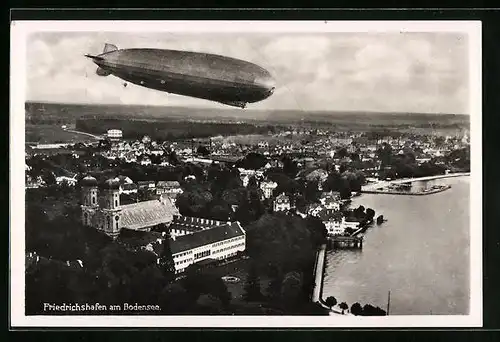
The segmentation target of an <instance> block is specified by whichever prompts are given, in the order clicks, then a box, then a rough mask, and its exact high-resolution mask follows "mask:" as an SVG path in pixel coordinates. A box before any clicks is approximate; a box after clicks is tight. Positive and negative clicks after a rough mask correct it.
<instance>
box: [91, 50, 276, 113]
mask: <svg viewBox="0 0 500 342" xmlns="http://www.w3.org/2000/svg"><path fill="white" fill-rule="evenodd" d="M89 57H91V58H93V59H94V62H95V63H96V64H97V65H98V66H99V68H98V71H97V73H98V74H99V75H102V76H106V75H108V74H112V75H114V76H116V77H119V78H121V79H123V80H125V81H127V82H130V83H133V84H136V85H139V86H143V87H146V88H150V89H155V90H159V91H163V92H167V93H173V94H179V95H185V96H190V97H195V98H200V99H206V100H210V101H216V102H221V103H224V104H227V105H233V106H238V107H244V106H245V105H246V103H254V102H258V101H261V100H264V99H266V98H267V97H269V96H270V95H271V94H272V93H273V91H274V80H273V78H272V76H271V75H270V73H269V72H268V71H267V70H265V69H264V68H262V67H260V66H258V65H256V64H253V63H249V62H246V61H242V60H238V59H234V58H229V57H225V56H220V55H213V54H206V53H197V52H189V51H177V50H159V49H124V50H114V51H110V52H105V53H103V54H101V55H99V56H89Z"/></svg>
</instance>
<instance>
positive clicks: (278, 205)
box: [273, 194, 291, 212]
mask: <svg viewBox="0 0 500 342" xmlns="http://www.w3.org/2000/svg"><path fill="white" fill-rule="evenodd" d="M290 207H291V205H290V198H289V197H288V196H287V195H285V194H281V195H279V196H278V197H276V198H275V199H274V202H273V210H274V211H275V212H277V211H287V210H290Z"/></svg>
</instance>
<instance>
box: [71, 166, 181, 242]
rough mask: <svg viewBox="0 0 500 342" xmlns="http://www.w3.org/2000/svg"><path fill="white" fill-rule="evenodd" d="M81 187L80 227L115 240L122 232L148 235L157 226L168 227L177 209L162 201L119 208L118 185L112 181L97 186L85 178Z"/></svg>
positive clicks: (93, 180) (91, 180)
mask: <svg viewBox="0 0 500 342" xmlns="http://www.w3.org/2000/svg"><path fill="white" fill-rule="evenodd" d="M81 186H82V205H81V208H82V217H81V220H82V223H83V225H85V226H90V227H93V228H95V229H97V230H100V231H102V232H104V233H105V234H107V235H109V236H111V237H113V238H116V237H117V236H118V235H119V234H120V231H121V230H122V229H130V230H137V231H149V230H150V229H151V227H153V226H155V225H159V224H170V222H172V220H173V218H174V216H175V215H179V212H178V210H177V208H176V207H175V206H174V205H173V203H172V202H171V201H170V200H169V199H168V198H166V197H161V198H160V199H158V200H151V201H144V202H138V203H133V204H127V205H121V204H120V184H119V182H117V181H116V180H114V179H110V180H107V181H106V182H104V184H102V185H101V186H98V184H97V180H96V179H95V178H94V177H90V176H87V177H85V178H83V179H82V181H81Z"/></svg>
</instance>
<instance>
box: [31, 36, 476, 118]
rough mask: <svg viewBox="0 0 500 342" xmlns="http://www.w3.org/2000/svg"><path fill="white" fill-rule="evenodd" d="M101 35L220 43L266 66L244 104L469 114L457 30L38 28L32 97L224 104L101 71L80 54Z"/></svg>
mask: <svg viewBox="0 0 500 342" xmlns="http://www.w3.org/2000/svg"><path fill="white" fill-rule="evenodd" d="M104 43H112V44H115V45H117V46H118V48H120V49H122V48H123V49H125V48H160V49H176V50H189V51H199V52H207V53H216V54H220V55H226V56H229V57H234V58H239V59H243V60H246V61H249V62H253V63H256V64H258V65H260V66H262V67H264V68H266V69H267V70H268V71H269V72H270V73H271V74H272V75H273V77H274V78H275V79H276V83H277V88H276V91H275V93H274V94H273V95H272V96H271V97H269V98H268V99H265V100H263V101H261V102H258V103H253V104H249V105H248V107H247V108H249V109H266V110H276V109H297V110H327V111H373V112H417V113H450V114H469V113H468V110H469V109H468V108H469V81H468V75H469V66H468V64H469V62H468V43H467V35H466V34H461V33H450V32H448V33H446V32H442V33H437V32H436V33H400V32H380V33H331V32H329V33H302V34H301V33H290V34H287V33H266V34H263V33H239V34H236V33H196V34H179V33H165V32H162V33H151V32H146V33H136V34H135V33H119V32H116V33H112V32H103V33H99V32H35V33H32V34H30V35H29V37H28V41H27V47H26V48H27V60H26V62H27V84H26V87H27V89H26V91H27V94H26V99H27V100H29V101H43V102H62V103H92V104H110V103H111V104H141V105H166V106H196V107H210V108H225V107H226V106H224V105H222V104H218V103H214V102H210V101H206V100H201V99H195V98H190V97H186V96H180V95H173V94H166V93H163V92H159V91H156V90H151V89H147V88H143V87H140V86H136V85H133V84H130V85H129V86H128V87H126V88H125V87H123V81H122V80H120V79H118V78H116V77H114V76H109V77H99V76H97V75H96V74H95V70H96V65H95V64H94V63H93V62H92V61H91V60H89V59H87V58H85V57H84V56H83V55H84V54H86V53H90V54H99V53H101V52H102V50H103V47H104Z"/></svg>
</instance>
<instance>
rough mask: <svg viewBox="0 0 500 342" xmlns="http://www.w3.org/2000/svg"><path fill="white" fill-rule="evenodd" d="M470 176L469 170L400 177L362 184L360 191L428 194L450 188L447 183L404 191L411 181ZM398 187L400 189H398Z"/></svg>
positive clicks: (392, 193) (366, 192)
mask: <svg viewBox="0 0 500 342" xmlns="http://www.w3.org/2000/svg"><path fill="white" fill-rule="evenodd" d="M463 176H470V172H461V173H449V174H445V175H436V176H427V177H419V178H401V179H395V180H390V181H388V180H387V181H379V182H375V183H370V184H366V185H363V187H362V189H361V192H362V193H365V194H389V195H412V196H414V195H430V194H435V193H438V192H441V191H445V190H448V189H449V188H451V186H449V185H442V186H437V187H435V188H432V189H428V190H426V191H408V190H407V191H405V190H402V189H404V188H408V187H409V186H410V185H411V183H413V182H423V181H430V180H434V179H442V178H452V177H463ZM398 188H400V189H398Z"/></svg>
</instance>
